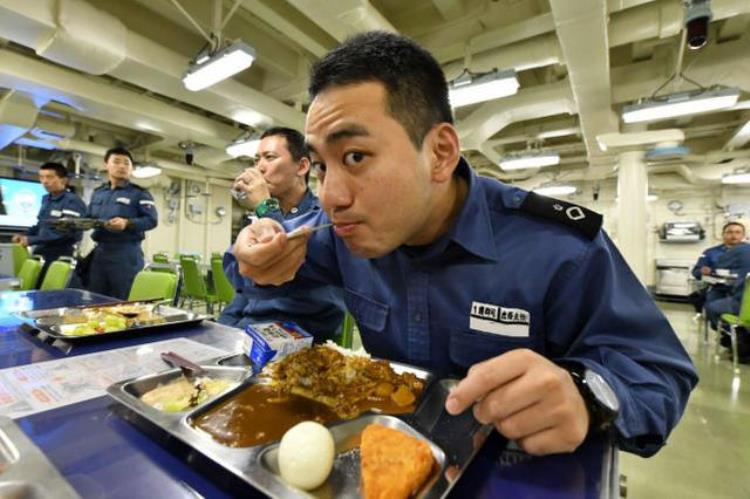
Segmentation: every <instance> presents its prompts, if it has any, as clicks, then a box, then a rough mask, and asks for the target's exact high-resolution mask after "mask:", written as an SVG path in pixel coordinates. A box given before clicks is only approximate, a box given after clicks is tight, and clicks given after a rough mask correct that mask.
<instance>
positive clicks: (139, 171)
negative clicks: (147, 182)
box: [133, 165, 161, 178]
mask: <svg viewBox="0 0 750 499" xmlns="http://www.w3.org/2000/svg"><path fill="white" fill-rule="evenodd" d="M159 175H161V168H159V167H158V166H154V165H141V166H136V167H135V169H134V170H133V176H134V177H135V178H151V177H158V176H159Z"/></svg>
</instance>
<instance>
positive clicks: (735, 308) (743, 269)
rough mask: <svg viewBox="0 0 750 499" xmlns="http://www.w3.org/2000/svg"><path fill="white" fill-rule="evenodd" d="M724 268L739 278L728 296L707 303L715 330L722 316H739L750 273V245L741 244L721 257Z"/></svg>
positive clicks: (709, 318) (710, 320) (707, 314)
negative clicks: (746, 277)
mask: <svg viewBox="0 0 750 499" xmlns="http://www.w3.org/2000/svg"><path fill="white" fill-rule="evenodd" d="M720 261H721V264H722V268H727V269H729V270H730V271H731V272H732V274H734V275H736V276H737V280H736V281H735V284H734V286H732V287H729V289H730V291H729V293H728V295H727V296H724V297H722V298H718V299H716V300H712V301H707V302H706V316H707V317H708V322H709V323H710V324H711V327H712V328H713V329H716V327H717V325H718V322H719V317H721V314H735V315H737V314H739V313H740V303H741V302H742V294H743V293H744V290H745V276H747V273H748V272H750V244H740V245H737V246H736V247H734V248H732V250H731V251H728V252H727V253H725V254H724V255H722V257H721V260H720Z"/></svg>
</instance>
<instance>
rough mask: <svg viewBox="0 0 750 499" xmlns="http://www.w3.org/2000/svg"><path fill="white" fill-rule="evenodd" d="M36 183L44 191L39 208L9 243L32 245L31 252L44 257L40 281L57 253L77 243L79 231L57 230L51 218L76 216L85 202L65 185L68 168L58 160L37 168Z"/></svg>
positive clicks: (65, 252)
mask: <svg viewBox="0 0 750 499" xmlns="http://www.w3.org/2000/svg"><path fill="white" fill-rule="evenodd" d="M39 182H40V183H41V184H42V186H44V189H45V190H46V191H47V194H46V195H45V196H44V197H43V198H42V207H41V208H40V209H39V214H38V215H37V223H36V224H35V225H34V226H33V227H31V228H30V229H29V231H28V232H27V233H26V234H25V235H23V234H15V235H14V236H13V242H14V243H18V244H20V245H22V246H25V247H27V246H32V247H33V253H34V255H38V256H41V257H42V258H44V266H43V267H42V272H41V273H40V274H39V282H42V281H43V280H44V276H45V274H46V273H47V268H48V267H49V266H50V265H51V264H52V262H54V261H55V260H57V259H58V258H60V257H61V256H73V252H74V250H75V245H76V244H78V243H79V242H81V237H82V234H81V231H78V230H68V231H62V230H58V229H56V228H55V227H53V225H52V221H54V220H56V219H61V218H80V217H82V216H83V215H84V214H85V213H86V204H85V203H84V202H83V201H82V200H81V198H79V197H78V196H77V195H76V194H75V193H74V192H73V191H74V189H73V188H72V187H70V186H68V170H67V169H66V168H65V167H64V166H63V165H61V164H60V163H44V164H43V165H42V166H41V167H40V168H39Z"/></svg>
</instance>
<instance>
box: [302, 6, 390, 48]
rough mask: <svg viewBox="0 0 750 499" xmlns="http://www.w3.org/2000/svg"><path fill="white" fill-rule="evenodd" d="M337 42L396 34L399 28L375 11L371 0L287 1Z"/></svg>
mask: <svg viewBox="0 0 750 499" xmlns="http://www.w3.org/2000/svg"><path fill="white" fill-rule="evenodd" d="M287 1H288V2H289V3H290V4H291V5H293V6H294V7H295V8H296V9H297V10H299V11H300V12H301V13H302V14H304V15H305V16H307V18H308V19H310V20H311V21H312V22H314V23H315V24H317V25H318V26H319V27H320V28H321V29H322V30H323V31H325V32H327V33H328V34H329V35H331V36H332V37H333V38H334V39H335V40H336V41H337V42H339V43H341V42H343V41H344V40H345V39H346V38H347V37H349V36H350V35H353V34H355V33H360V32H363V31H372V30H381V31H390V32H392V33H396V32H397V30H396V28H395V27H394V26H393V25H392V24H391V23H390V22H389V21H388V20H387V19H386V18H385V17H384V16H383V14H381V13H380V12H379V11H378V9H376V8H375V7H373V5H372V4H371V3H370V2H369V0H338V1H336V2H320V1H316V0H287Z"/></svg>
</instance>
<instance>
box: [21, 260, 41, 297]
mask: <svg viewBox="0 0 750 499" xmlns="http://www.w3.org/2000/svg"><path fill="white" fill-rule="evenodd" d="M43 265H44V260H43V259H41V258H39V257H31V258H27V259H26V261H25V262H23V266H21V270H20V271H19V272H18V275H17V276H16V277H18V280H19V281H20V283H19V285H18V288H16V289H19V290H21V291H26V290H29V289H35V288H36V283H37V281H38V280H39V274H40V273H41V272H42V266H43Z"/></svg>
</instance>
